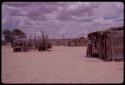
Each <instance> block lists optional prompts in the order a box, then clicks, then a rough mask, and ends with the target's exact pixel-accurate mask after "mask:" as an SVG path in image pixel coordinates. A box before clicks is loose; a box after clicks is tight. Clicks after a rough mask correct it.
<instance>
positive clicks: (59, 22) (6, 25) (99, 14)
mask: <svg viewBox="0 0 125 85" xmlns="http://www.w3.org/2000/svg"><path fill="white" fill-rule="evenodd" d="M123 23H124V4H123V3H122V2H4V3H2V30H4V29H10V30H13V29H15V28H19V29H21V30H22V31H24V32H25V33H26V34H27V36H29V35H30V34H31V33H33V34H34V33H36V34H37V36H40V35H41V31H42V30H43V31H45V32H46V33H47V34H49V38H62V37H63V35H64V37H65V38H77V37H81V36H84V37H87V34H88V33H91V32H94V31H97V30H105V29H107V28H109V27H116V26H123Z"/></svg>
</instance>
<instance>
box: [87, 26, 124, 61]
mask: <svg viewBox="0 0 125 85" xmlns="http://www.w3.org/2000/svg"><path fill="white" fill-rule="evenodd" d="M123 34H124V33H123V27H113V28H110V29H108V30H104V31H97V32H93V33H90V34H88V40H89V43H88V46H87V57H98V58H100V59H103V60H106V61H111V60H123V39H124V37H123Z"/></svg>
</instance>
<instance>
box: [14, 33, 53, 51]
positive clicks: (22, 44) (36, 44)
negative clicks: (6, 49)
mask: <svg viewBox="0 0 125 85" xmlns="http://www.w3.org/2000/svg"><path fill="white" fill-rule="evenodd" d="M12 47H13V51H14V52H28V51H29V50H38V51H47V50H48V49H50V48H52V45H51V43H50V42H49V41H48V35H45V34H44V32H43V31H42V39H41V40H37V39H36V34H35V39H31V35H30V37H29V40H27V39H26V38H25V39H22V38H17V39H15V40H14V41H13V45H12Z"/></svg>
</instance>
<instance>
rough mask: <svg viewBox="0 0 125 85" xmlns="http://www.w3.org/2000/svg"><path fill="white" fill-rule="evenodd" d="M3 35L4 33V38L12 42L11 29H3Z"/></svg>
mask: <svg viewBox="0 0 125 85" xmlns="http://www.w3.org/2000/svg"><path fill="white" fill-rule="evenodd" d="M3 35H4V39H5V40H6V41H7V42H10V41H11V38H12V33H11V31H10V30H8V29H5V30H3Z"/></svg>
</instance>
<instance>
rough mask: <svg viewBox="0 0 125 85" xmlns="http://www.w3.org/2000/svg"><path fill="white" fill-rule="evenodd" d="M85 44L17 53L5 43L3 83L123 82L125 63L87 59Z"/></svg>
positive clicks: (3, 51) (3, 48) (3, 50)
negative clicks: (124, 66) (48, 50)
mask: <svg viewBox="0 0 125 85" xmlns="http://www.w3.org/2000/svg"><path fill="white" fill-rule="evenodd" d="M85 54H86V47H63V46H59V47H53V48H52V50H51V51H50V52H38V51H31V52H20V53H14V52H13V49H12V48H11V47H9V46H2V82H3V83H122V82H123V62H104V61H102V60H100V59H97V58H87V57H86V56H85Z"/></svg>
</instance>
